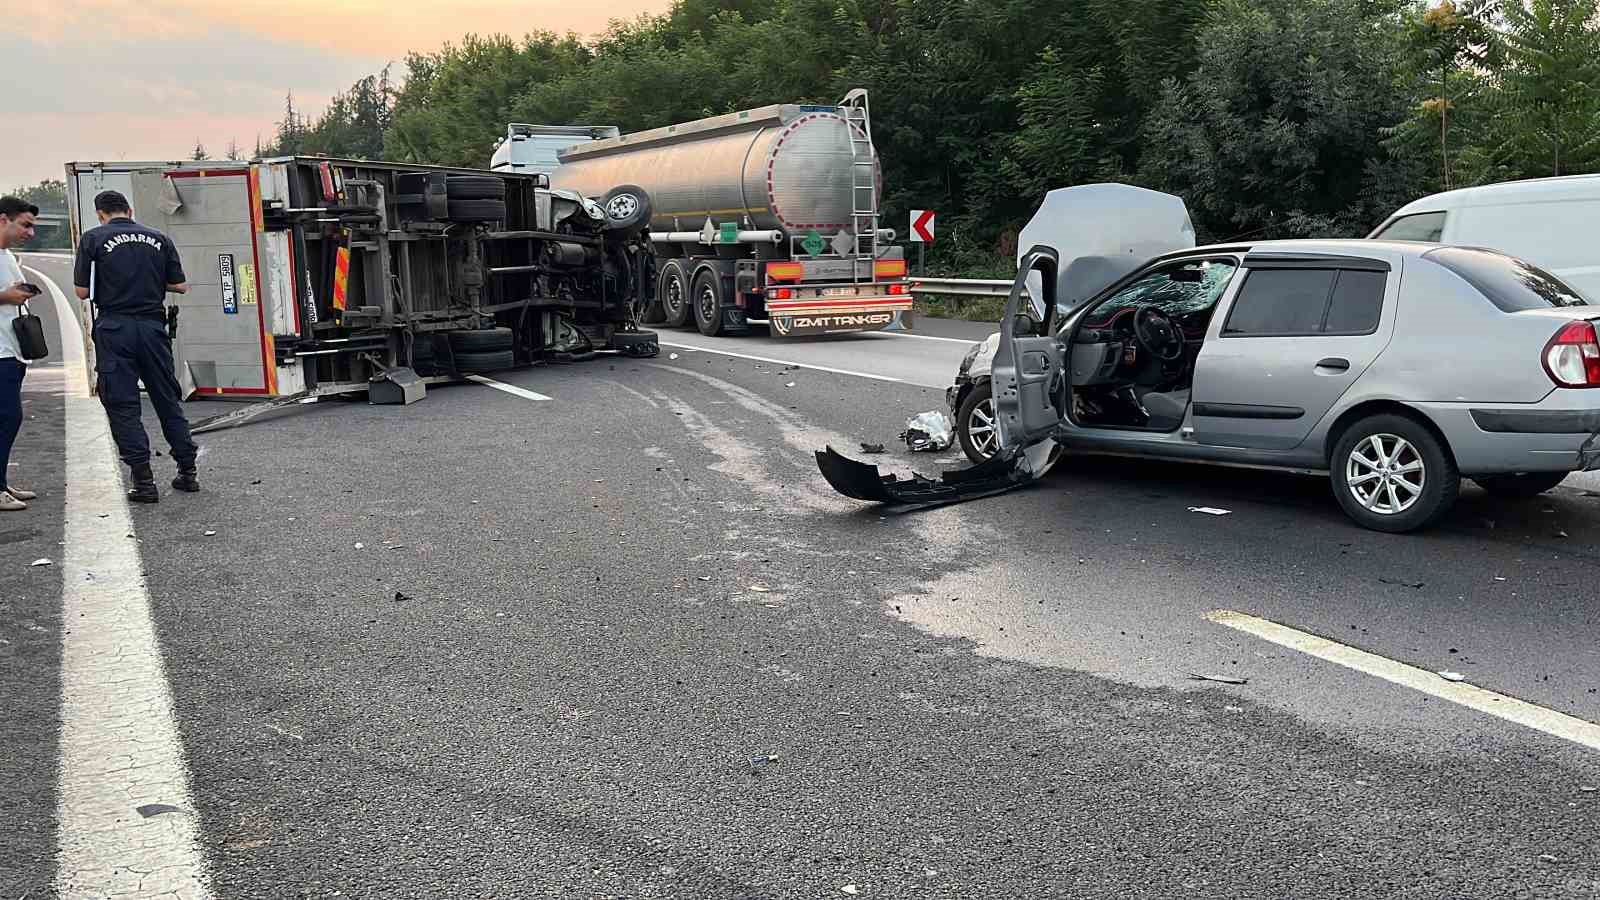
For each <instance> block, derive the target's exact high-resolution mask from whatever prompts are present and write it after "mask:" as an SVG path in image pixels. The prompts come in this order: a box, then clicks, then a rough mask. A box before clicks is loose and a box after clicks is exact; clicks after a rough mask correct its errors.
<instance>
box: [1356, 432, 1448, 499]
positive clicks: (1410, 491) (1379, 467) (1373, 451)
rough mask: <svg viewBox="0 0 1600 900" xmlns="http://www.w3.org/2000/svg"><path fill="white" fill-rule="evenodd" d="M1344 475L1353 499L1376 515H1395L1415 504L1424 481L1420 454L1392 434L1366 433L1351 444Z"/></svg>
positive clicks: (1420, 495)
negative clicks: (1359, 439)
mask: <svg viewBox="0 0 1600 900" xmlns="http://www.w3.org/2000/svg"><path fill="white" fill-rule="evenodd" d="M1344 477H1345V484H1346V485H1348V486H1349V488H1350V493H1351V494H1352V495H1353V496H1354V497H1355V499H1356V502H1357V503H1359V504H1361V506H1362V508H1364V509H1366V510H1368V511H1370V512H1373V513H1376V514H1378V515H1380V516H1395V515H1399V514H1401V513H1403V512H1405V511H1406V510H1409V509H1410V508H1411V507H1413V506H1415V505H1416V503H1417V500H1419V499H1420V498H1421V497H1422V491H1423V488H1424V487H1426V485H1427V483H1428V481H1427V479H1428V472H1427V467H1426V466H1425V465H1424V464H1423V461H1422V454H1420V453H1418V452H1417V448H1415V447H1413V446H1412V445H1411V442H1410V441H1408V440H1406V439H1405V438H1403V437H1400V436H1399V435H1394V434H1374V435H1369V436H1368V437H1367V438H1366V440H1363V441H1361V442H1360V443H1358V444H1356V445H1355V446H1354V447H1352V448H1351V450H1350V455H1349V457H1348V458H1347V459H1346V460H1345V466H1344Z"/></svg>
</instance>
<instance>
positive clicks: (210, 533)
mask: <svg viewBox="0 0 1600 900" xmlns="http://www.w3.org/2000/svg"><path fill="white" fill-rule="evenodd" d="M215 535H216V532H215V531H208V532H206V537H213V536H215Z"/></svg>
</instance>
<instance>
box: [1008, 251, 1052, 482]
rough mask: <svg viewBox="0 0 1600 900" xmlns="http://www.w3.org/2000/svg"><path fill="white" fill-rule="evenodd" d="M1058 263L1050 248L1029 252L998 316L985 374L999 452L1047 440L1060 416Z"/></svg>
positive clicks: (1026, 446)
mask: <svg viewBox="0 0 1600 900" xmlns="http://www.w3.org/2000/svg"><path fill="white" fill-rule="evenodd" d="M1059 265H1060V258H1059V257H1058V256H1057V254H1056V251H1055V250H1053V249H1050V248H1049V247H1035V248H1033V249H1031V250H1029V251H1028V252H1027V254H1025V255H1024V256H1023V258H1022V265H1021V266H1020V267H1019V268H1018V271H1017V277H1016V280H1015V281H1013V282H1012V284H1011V296H1010V299H1008V300H1007V301H1006V309H1005V314H1004V315H1002V316H1001V318H1000V345H999V347H998V348H997V350H996V351H995V357H994V366H993V370H992V371H991V373H990V376H991V378H992V380H993V385H994V405H995V413H996V418H997V419H998V420H999V427H1000V448H1001V450H1002V451H1004V450H1023V449H1026V448H1028V447H1030V446H1032V445H1034V444H1037V443H1039V442H1040V441H1043V440H1045V439H1046V438H1050V437H1053V436H1054V435H1055V433H1056V430H1057V429H1058V428H1059V427H1060V426H1061V421H1062V420H1063V419H1064V418H1065V417H1066V409H1067V402H1066V378H1065V362H1064V360H1065V357H1066V353H1065V351H1064V348H1063V345H1062V342H1061V337H1060V335H1058V334H1057V333H1056V328H1055V324H1056V322H1055V320H1056V316H1057V309H1056V290H1057V287H1058V279H1057V269H1058V267H1059ZM1030 282H1032V285H1033V286H1032V287H1030Z"/></svg>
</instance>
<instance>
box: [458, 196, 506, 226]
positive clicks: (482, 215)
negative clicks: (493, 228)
mask: <svg viewBox="0 0 1600 900" xmlns="http://www.w3.org/2000/svg"><path fill="white" fill-rule="evenodd" d="M447 214H448V215H449V217H450V221H452V222H499V221H504V220H505V217H506V202H505V201H504V200H457V199H455V198H454V197H452V198H450V202H449V204H448V206H447Z"/></svg>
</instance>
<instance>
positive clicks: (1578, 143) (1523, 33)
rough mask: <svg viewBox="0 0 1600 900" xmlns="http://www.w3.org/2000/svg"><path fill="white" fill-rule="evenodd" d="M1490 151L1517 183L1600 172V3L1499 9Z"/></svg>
mask: <svg viewBox="0 0 1600 900" xmlns="http://www.w3.org/2000/svg"><path fill="white" fill-rule="evenodd" d="M1500 16H1501V17H1502V19H1503V22H1504V26H1503V28H1502V29H1501V31H1500V34H1499V35H1498V44H1499V46H1500V48H1501V50H1502V52H1503V53H1504V64H1503V65H1502V66H1501V67H1500V68H1499V69H1498V71H1496V72H1495V73H1494V75H1493V77H1492V79H1491V82H1490V88H1489V96H1488V97H1487V104H1488V107H1489V110H1490V111H1491V112H1492V114H1493V115H1492V120H1491V125H1490V128H1489V131H1490V135H1489V141H1490V144H1489V147H1490V151H1491V152H1492V154H1493V156H1494V158H1495V160H1496V161H1497V162H1499V163H1501V164H1503V165H1504V166H1505V167H1506V169H1507V173H1508V174H1513V175H1515V176H1520V177H1529V176H1536V175H1568V174H1573V173H1581V172H1594V171H1600V0H1523V2H1506V3H1503V4H1502V5H1501V9H1500Z"/></svg>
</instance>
